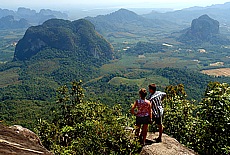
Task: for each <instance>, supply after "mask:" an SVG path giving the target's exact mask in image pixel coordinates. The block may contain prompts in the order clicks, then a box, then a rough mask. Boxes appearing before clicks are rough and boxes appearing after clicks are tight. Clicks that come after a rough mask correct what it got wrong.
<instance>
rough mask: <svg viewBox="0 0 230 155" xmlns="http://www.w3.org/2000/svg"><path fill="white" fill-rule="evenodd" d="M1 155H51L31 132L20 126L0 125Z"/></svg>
mask: <svg viewBox="0 0 230 155" xmlns="http://www.w3.org/2000/svg"><path fill="white" fill-rule="evenodd" d="M0 154H1V155H15V154H17V155H39V154H42V155H52V153H51V152H49V151H48V150H47V149H46V148H45V147H43V146H42V144H41V142H40V139H39V138H38V137H37V135H36V134H35V133H33V132H32V131H30V130H28V129H26V128H23V127H21V126H18V125H16V126H12V127H6V126H3V125H0Z"/></svg>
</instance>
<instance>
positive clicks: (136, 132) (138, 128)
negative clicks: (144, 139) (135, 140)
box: [135, 124, 141, 137]
mask: <svg viewBox="0 0 230 155" xmlns="http://www.w3.org/2000/svg"><path fill="white" fill-rule="evenodd" d="M140 128H141V124H137V125H136V130H135V136H136V137H139V132H140Z"/></svg>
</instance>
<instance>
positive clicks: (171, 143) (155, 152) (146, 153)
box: [140, 133, 197, 155]
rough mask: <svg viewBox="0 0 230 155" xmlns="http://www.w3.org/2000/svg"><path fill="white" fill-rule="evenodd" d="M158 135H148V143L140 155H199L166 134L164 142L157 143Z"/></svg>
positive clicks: (163, 137) (163, 138) (163, 136)
mask: <svg viewBox="0 0 230 155" xmlns="http://www.w3.org/2000/svg"><path fill="white" fill-rule="evenodd" d="M157 137H158V133H148V135H147V143H146V145H145V146H144V147H143V148H142V150H141V152H140V155H197V153H195V152H194V151H193V150H191V149H188V148H187V147H185V146H183V145H182V144H180V143H179V142H178V141H177V140H176V139H174V138H172V137H169V136H168V135H166V134H163V135H162V142H161V143H156V142H155V140H153V139H155V138H157Z"/></svg>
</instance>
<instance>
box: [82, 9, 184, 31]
mask: <svg viewBox="0 0 230 155" xmlns="http://www.w3.org/2000/svg"><path fill="white" fill-rule="evenodd" d="M85 19H87V20H89V21H91V22H92V23H93V24H94V25H95V28H96V30H97V31H98V32H100V33H101V34H104V35H113V33H117V32H123V33H130V34H133V35H140V34H142V35H151V33H150V32H151V31H152V33H154V32H155V31H156V30H159V31H161V30H162V27H164V28H166V31H167V27H170V28H169V31H170V30H171V28H172V27H173V28H175V29H178V27H180V26H179V25H178V24H176V23H174V22H168V21H164V19H163V18H162V19H154V20H152V19H147V18H144V17H142V16H141V15H138V14H136V13H135V12H133V11H130V10H127V9H119V10H117V11H115V12H112V13H110V14H107V15H98V16H96V17H86V18H85ZM143 29H145V30H144V31H143Z"/></svg>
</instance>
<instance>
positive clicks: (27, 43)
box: [14, 19, 113, 61]
mask: <svg viewBox="0 0 230 155" xmlns="http://www.w3.org/2000/svg"><path fill="white" fill-rule="evenodd" d="M48 49H49V50H54V49H56V50H58V51H59V54H58V55H59V57H60V52H61V54H63V53H64V55H65V56H66V55H68V54H66V52H67V51H68V52H70V53H71V54H73V53H74V54H75V55H77V57H81V58H82V59H85V57H86V56H88V57H94V58H97V59H101V60H103V59H106V60H107V59H112V54H113V48H112V45H111V44H110V43H109V42H108V41H107V40H105V38H103V37H102V36H101V35H100V34H98V33H97V32H96V31H95V28H94V25H93V24H92V23H90V22H89V21H87V20H85V19H79V20H75V21H69V20H63V19H50V20H47V21H46V22H44V23H43V24H42V25H38V26H32V27H30V28H28V29H27V31H26V33H25V35H24V36H23V38H22V39H20V40H19V42H18V44H17V45H16V48H15V53H14V60H15V61H16V60H22V61H24V60H29V59H30V58H31V57H32V56H35V55H36V54H37V53H39V52H41V51H43V50H48ZM48 55H49V54H48V53H47V56H46V57H50V56H48ZM52 57H58V56H57V55H52Z"/></svg>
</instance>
